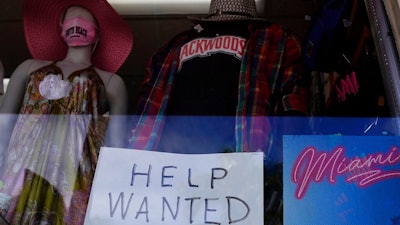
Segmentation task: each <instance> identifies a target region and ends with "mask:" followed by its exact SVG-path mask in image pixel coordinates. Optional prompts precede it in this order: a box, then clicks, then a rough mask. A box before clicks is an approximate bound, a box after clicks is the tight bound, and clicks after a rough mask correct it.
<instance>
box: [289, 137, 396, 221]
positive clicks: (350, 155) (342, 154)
mask: <svg viewBox="0 0 400 225" xmlns="http://www.w3.org/2000/svg"><path fill="white" fill-rule="evenodd" d="M283 141H284V149H283V150H284V154H283V155H284V162H283V163H284V165H285V167H284V175H283V176H284V200H285V202H284V220H285V223H286V222H287V223H288V224H313V225H319V224H321V225H322V224H324V225H329V224H332V225H333V224H364V225H373V224H400V223H399V222H400V204H399V203H400V192H399V191H398V188H399V187H400V138H399V137H395V136H336V135H333V136H329V135H327V136H317V135H316V136H307V135H304V136H302V135H296V136H290V135H288V136H284V139H283Z"/></svg>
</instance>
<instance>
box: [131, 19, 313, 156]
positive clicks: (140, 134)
mask: <svg viewBox="0 0 400 225" xmlns="http://www.w3.org/2000/svg"><path fill="white" fill-rule="evenodd" d="M249 31H250V37H249V39H248V40H247V42H246V46H245V51H244V56H243V59H242V61H241V70H240V75H239V86H238V105H237V108H236V117H235V118H236V122H235V139H236V151H237V152H242V151H264V152H266V151H269V149H270V147H271V144H272V142H273V138H272V137H273V135H272V134H273V130H272V129H271V121H270V119H269V117H271V116H272V117H273V116H279V115H285V112H290V111H296V112H300V113H301V114H303V115H307V114H308V89H307V88H306V87H305V86H303V85H301V84H300V80H301V75H302V74H301V71H302V70H301V68H302V66H301V61H300V60H301V46H300V44H299V43H298V41H297V40H296V38H295V36H294V35H293V34H292V33H288V32H286V31H285V30H284V29H283V28H282V27H281V26H279V25H276V24H271V23H263V24H259V23H253V24H250V25H249ZM188 32H190V31H185V32H182V33H181V34H178V35H177V36H175V37H174V38H173V39H171V40H170V41H169V42H168V43H167V44H166V45H164V46H163V47H162V48H160V49H159V51H158V52H156V54H154V55H153V57H152V58H151V59H150V61H149V64H148V67H147V69H146V77H145V79H144V89H143V92H141V97H140V99H139V105H138V114H139V115H138V120H137V121H136V122H135V124H134V127H133V129H132V136H131V138H130V139H129V147H130V148H134V149H143V150H156V149H157V144H158V142H159V140H160V135H162V129H163V125H164V121H165V110H166V107H167V105H168V101H169V96H170V93H171V90H172V88H173V87H174V75H175V74H176V72H177V69H178V66H179V54H180V47H181V46H182V45H183V44H184V43H185V39H186V37H187V34H188Z"/></svg>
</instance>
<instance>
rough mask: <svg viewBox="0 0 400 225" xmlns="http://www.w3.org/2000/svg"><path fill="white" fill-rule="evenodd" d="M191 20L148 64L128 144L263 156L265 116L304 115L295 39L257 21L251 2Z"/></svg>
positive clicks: (239, 0)
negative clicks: (189, 25)
mask: <svg viewBox="0 0 400 225" xmlns="http://www.w3.org/2000/svg"><path fill="white" fill-rule="evenodd" d="M189 19H191V20H192V21H193V22H194V26H193V27H192V29H190V30H187V31H184V32H182V33H180V34H178V35H176V36H175V37H173V38H172V39H171V40H170V41H169V42H168V43H167V44H166V45H164V46H163V47H162V48H161V49H160V50H159V51H158V52H156V53H155V54H154V55H153V57H152V58H151V59H150V62H149V63H148V65H149V67H148V68H147V70H146V71H147V72H148V73H147V74H146V75H147V76H146V78H145V80H144V86H143V88H144V89H143V91H142V93H143V95H142V96H141V98H140V100H139V107H138V114H139V119H138V122H137V124H135V125H134V127H133V129H132V137H131V139H130V147H131V148H135V149H146V150H158V151H167V152H179V153H215V152H242V151H263V152H264V153H265V155H266V158H267V159H268V158H269V157H270V156H271V155H270V153H271V143H272V142H273V139H272V138H273V131H274V130H276V127H273V126H274V124H273V121H272V120H270V119H269V118H268V117H271V118H272V117H273V116H284V115H296V116H300V115H307V114H308V90H307V87H306V86H305V85H304V83H303V78H302V71H301V61H300V60H301V58H300V57H301V46H300V44H299V43H298V41H297V39H296V37H295V34H294V33H292V32H290V31H287V30H285V29H284V28H283V27H281V26H279V25H277V24H273V23H270V22H268V21H266V20H264V19H262V18H259V17H257V15H256V4H255V1H254V0H212V1H211V3H210V10H209V14H208V16H207V17H205V18H189ZM280 125H281V124H280ZM280 152H281V150H278V151H277V152H275V154H276V155H278V156H279V155H280V154H279V153H280Z"/></svg>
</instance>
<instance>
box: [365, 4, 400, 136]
mask: <svg viewBox="0 0 400 225" xmlns="http://www.w3.org/2000/svg"><path fill="white" fill-rule="evenodd" d="M364 3H365V6H366V10H367V14H368V19H369V21H370V26H371V31H372V36H373V39H374V43H375V46H376V51H377V54H378V56H377V57H378V61H379V64H380V68H381V74H382V79H383V85H384V87H385V91H386V96H387V103H388V105H389V109H390V113H391V116H392V117H394V118H397V119H396V120H395V121H396V123H397V124H396V131H395V132H396V134H397V135H398V134H400V65H399V53H398V52H397V48H396V44H395V40H394V37H393V32H392V27H391V25H390V22H389V20H388V17H387V13H386V10H385V6H384V3H383V0H364Z"/></svg>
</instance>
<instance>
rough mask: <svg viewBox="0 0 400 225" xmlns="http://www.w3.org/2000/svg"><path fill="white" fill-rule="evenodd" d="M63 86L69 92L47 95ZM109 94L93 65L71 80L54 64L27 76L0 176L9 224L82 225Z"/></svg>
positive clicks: (104, 126)
mask: <svg viewBox="0 0 400 225" xmlns="http://www.w3.org/2000/svg"><path fill="white" fill-rule="evenodd" d="M57 77H58V78H59V80H57V79H52V78H57ZM49 78H51V79H49ZM60 83H62V84H63V85H64V86H65V87H67V89H64V92H65V93H64V94H63V93H62V92H63V91H57V90H55V92H54V93H55V95H54V94H53V95H51V94H50V95H49V93H50V92H51V88H53V87H59V86H57V85H58V84H60ZM49 88H50V89H49ZM46 90H47V93H46ZM49 90H50V91H49ZM60 93H61V95H60ZM43 95H45V96H46V97H45V96H43ZM105 95H106V93H105V87H104V84H103V82H102V80H101V79H100V77H99V75H98V74H97V72H96V71H95V69H94V68H93V67H92V66H90V67H88V68H85V69H82V70H79V71H75V72H73V73H72V74H70V75H69V76H68V82H66V81H64V80H62V71H61V69H60V68H59V67H58V66H57V65H56V63H52V64H50V65H47V66H44V67H42V68H40V69H38V70H36V71H34V72H32V73H31V74H30V75H29V79H28V83H27V89H26V93H25V97H24V100H23V103H22V106H21V110H20V114H19V116H18V119H17V122H16V125H15V127H14V130H13V133H12V136H11V139H10V142H9V147H8V149H7V152H6V159H7V160H6V161H5V166H4V167H3V168H4V169H3V171H2V175H1V177H0V179H1V181H2V182H3V184H4V185H3V187H2V188H1V189H0V192H1V193H6V194H8V195H11V196H12V201H11V205H10V208H9V210H8V213H7V215H6V218H7V219H8V221H10V223H11V224H67V225H74V224H83V221H84V217H85V212H86V206H87V203H88V199H89V193H90V189H91V184H92V180H93V176H94V171H95V167H96V163H97V158H98V153H99V150H100V147H101V146H102V145H103V141H104V136H105V129H106V126H107V122H108V119H107V117H106V116H104V115H103V114H104V113H105V112H106V111H107V108H108V107H107V102H106V96H105ZM57 96H58V97H57Z"/></svg>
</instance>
